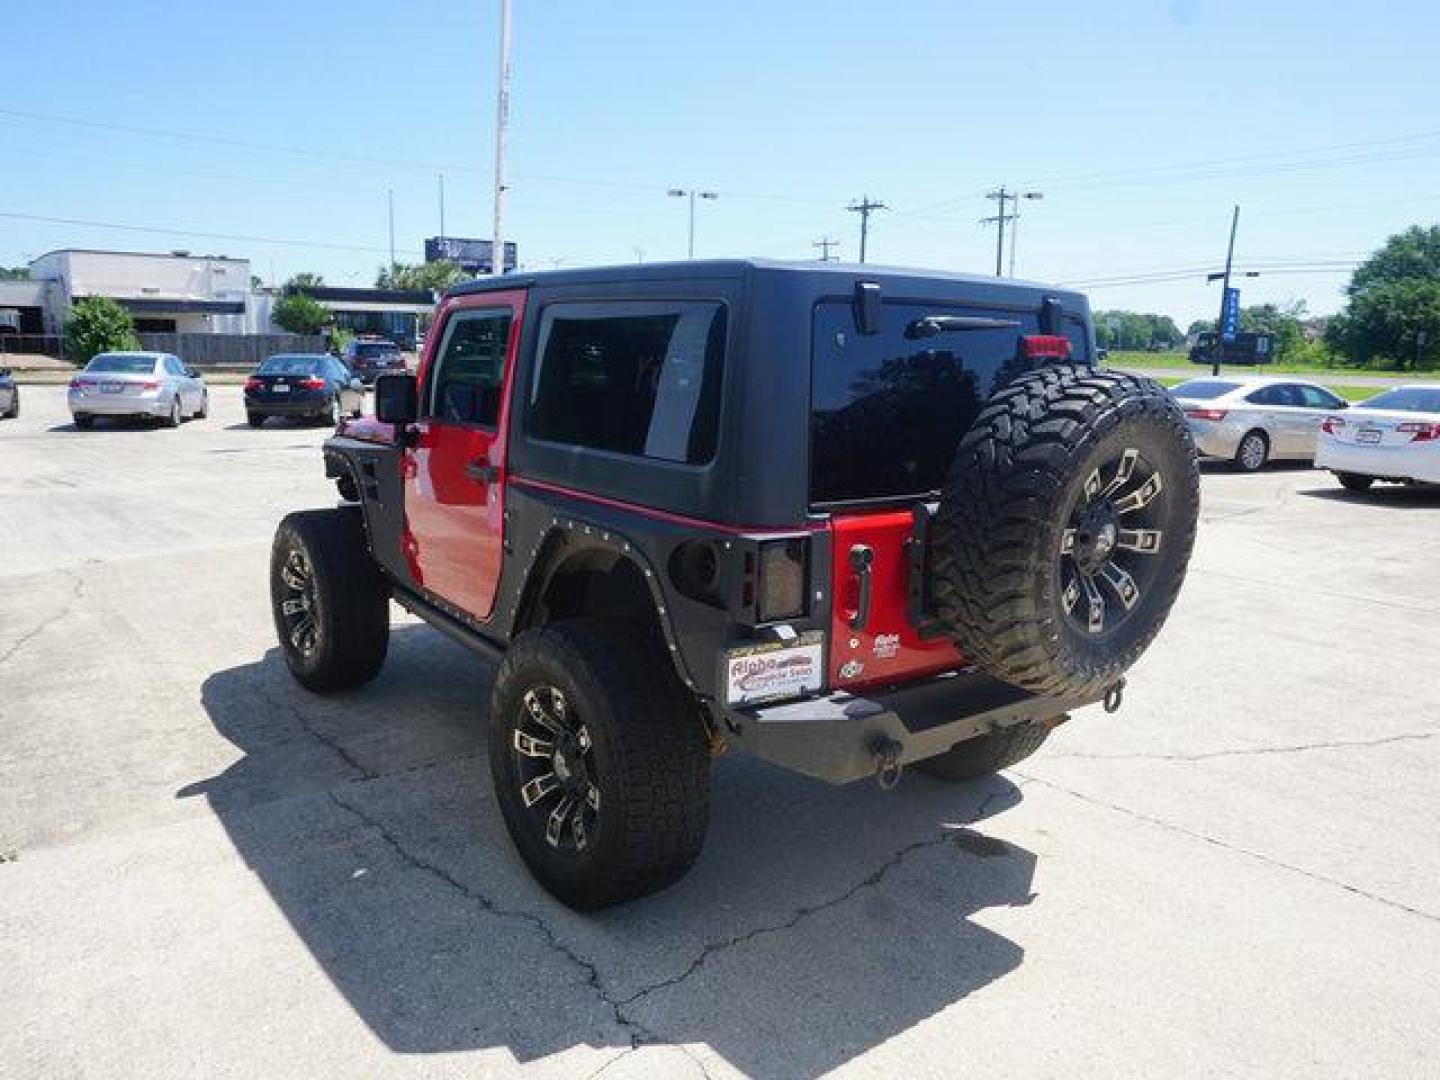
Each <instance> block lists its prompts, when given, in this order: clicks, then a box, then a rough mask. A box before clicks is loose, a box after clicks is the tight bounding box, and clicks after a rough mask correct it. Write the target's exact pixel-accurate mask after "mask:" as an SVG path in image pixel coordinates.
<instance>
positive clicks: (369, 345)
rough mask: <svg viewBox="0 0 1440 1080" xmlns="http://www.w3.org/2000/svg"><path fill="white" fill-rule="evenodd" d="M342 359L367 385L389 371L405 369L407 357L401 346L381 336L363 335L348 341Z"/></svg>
mask: <svg viewBox="0 0 1440 1080" xmlns="http://www.w3.org/2000/svg"><path fill="white" fill-rule="evenodd" d="M341 359H343V360H344V361H345V364H346V366H347V367H349V368H350V370H351V371H353V372H355V374H356V375H358V376H360V380H361V381H362V382H363V383H364V384H365V385H366V386H369V385H370V384H371V383H373V382H374V381H375V378H376V376H378V375H383V374H385V372H387V371H404V370H405V357H404V356H403V355H402V354H401V352H400V346H399V345H396V344H395V343H394V342H393V341H384V340H382V339H380V338H363V337H362V338H355V339H354V340H353V341H350V342H347V343H346V345H345V355H344V356H343V357H342V358H341Z"/></svg>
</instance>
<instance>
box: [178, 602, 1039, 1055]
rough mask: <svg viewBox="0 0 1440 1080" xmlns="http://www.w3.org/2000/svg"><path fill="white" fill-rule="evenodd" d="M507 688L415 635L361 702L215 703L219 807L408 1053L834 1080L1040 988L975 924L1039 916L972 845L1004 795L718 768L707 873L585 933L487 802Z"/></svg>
mask: <svg viewBox="0 0 1440 1080" xmlns="http://www.w3.org/2000/svg"><path fill="white" fill-rule="evenodd" d="M490 681H491V671H490V669H489V668H487V667H486V666H485V665H484V664H482V663H480V662H479V661H477V660H475V659H473V658H472V657H471V656H470V655H469V654H468V653H466V652H464V651H463V650H461V649H459V648H458V647H457V646H455V645H453V644H452V643H450V642H449V641H448V640H446V639H445V638H443V637H442V636H441V635H439V634H438V633H436V632H435V631H433V630H431V629H430V628H428V627H424V626H419V625H404V626H397V627H394V628H393V629H392V639H391V649H390V657H389V660H388V661H387V664H386V667H385V670H384V671H383V672H382V673H381V675H380V677H379V678H378V679H376V680H375V682H374V683H372V684H371V685H370V686H368V687H366V688H365V689H364V690H362V691H358V692H353V693H347V694H341V695H336V696H334V697H326V698H322V697H318V696H316V695H313V694H310V693H308V692H306V691H304V690H303V689H301V688H300V687H299V686H297V685H296V684H295V683H294V682H293V681H292V680H291V679H290V677H289V674H288V672H287V671H286V669H285V665H284V662H283V660H282V659H281V658H280V655H279V653H278V651H276V650H274V649H271V650H270V651H269V652H268V653H267V654H266V656H265V658H264V659H263V660H261V661H259V662H257V663H252V664H246V665H243V666H240V667H236V668H231V669H229V670H225V671H220V672H217V673H215V674H214V675H212V676H210V677H209V678H208V679H207V680H206V681H205V684H204V687H203V690H202V700H203V703H204V706H205V708H206V709H207V711H208V713H209V716H210V719H211V721H212V722H213V723H214V725H215V727H216V729H217V730H218V731H219V733H220V734H221V735H223V736H224V737H225V738H226V739H228V740H229V741H230V742H232V743H233V744H234V745H235V746H236V747H237V748H238V749H239V750H241V751H242V752H243V755H244V756H243V757H241V758H240V759H239V760H237V761H236V762H235V763H234V764H232V765H231V766H230V767H229V768H227V769H226V770H225V771H224V772H222V773H220V774H219V775H217V776H215V777H213V778H210V779H208V780H203V781H199V782H197V783H195V784H192V785H190V786H188V787H186V788H185V789H183V790H182V791H181V792H179V793H178V794H179V796H180V797H191V796H198V795H201V794H203V795H204V796H205V798H206V799H207V800H208V801H209V803H210V805H211V807H212V808H213V809H214V811H215V813H216V814H217V815H218V817H219V819H220V821H221V822H222V823H223V825H224V827H225V829H226V830H227V832H228V834H229V836H230V838H231V839H232V841H233V843H234V844H235V846H236V848H237V849H238V850H239V852H240V853H241V855H242V856H243V857H244V859H245V861H246V863H247V864H248V866H249V867H250V868H251V869H252V870H253V872H254V873H255V874H256V875H257V876H258V878H259V880H260V881H261V882H262V883H263V884H264V886H265V888H266V889H267V890H268V891H269V893H270V895H271V897H272V898H273V899H274V901H275V903H276V904H277V905H278V907H279V908H280V910H281V911H282V912H283V913H284V914H285V916H286V917H287V919H288V920H289V922H290V924H291V926H292V927H293V928H294V929H295V931H296V933H297V935H298V937H299V939H300V940H301V941H302V942H303V943H304V945H305V946H306V947H307V949H308V950H309V952H310V953H311V955H312V956H313V957H314V959H315V960H316V961H318V962H319V964H320V965H321V966H322V967H323V969H324V970H325V972H326V973H327V974H328V976H329V978H330V979H331V980H332V981H333V983H334V985H335V986H336V987H337V988H338V989H339V990H340V991H341V993H342V994H343V995H344V996H345V999H346V1000H347V1001H348V1002H349V1004H350V1005H351V1007H353V1008H354V1009H355V1011H356V1012H357V1013H358V1014H359V1016H360V1017H361V1018H362V1019H363V1020H364V1021H365V1023H366V1024H367V1025H368V1026H369V1027H370V1029H371V1030H372V1031H373V1032H374V1033H375V1034H376V1036H378V1037H379V1038H380V1039H381V1040H382V1041H383V1043H384V1044H385V1045H386V1046H387V1047H388V1048H390V1049H391V1050H393V1051H395V1052H397V1053H407V1054H427V1053H450V1052H456V1051H465V1050H471V1049H480V1048H486V1047H504V1048H507V1049H508V1050H509V1052H510V1053H512V1054H513V1055H514V1056H515V1058H516V1059H517V1060H519V1061H522V1062H523V1061H533V1060H535V1059H538V1058H543V1057H546V1056H548V1055H552V1054H556V1053H560V1052H563V1051H566V1050H569V1049H571V1048H574V1047H576V1046H589V1047H614V1048H616V1053H617V1054H618V1053H622V1052H624V1051H627V1050H629V1049H630V1048H631V1047H632V1046H634V1045H644V1044H652V1043H661V1044H664V1043H678V1044H691V1045H692V1046H693V1045H695V1044H703V1045H705V1046H708V1047H709V1048H710V1049H711V1050H712V1051H713V1052H714V1053H716V1054H718V1055H719V1056H720V1057H722V1058H724V1059H725V1060H726V1061H727V1062H728V1063H729V1064H730V1065H732V1066H733V1067H735V1068H737V1069H740V1070H742V1071H743V1072H745V1073H747V1074H751V1075H756V1074H761V1075H767V1076H797V1077H798V1076H805V1077H809V1076H815V1075H818V1074H820V1073H822V1072H825V1071H827V1070H829V1069H833V1068H835V1067H836V1066H838V1065H841V1064H843V1063H845V1062H846V1061H848V1060H850V1059H851V1058H853V1057H855V1056H856V1055H858V1054H861V1053H863V1052H864V1051H866V1050H868V1049H870V1048H872V1047H874V1046H877V1045H879V1044H881V1043H883V1042H885V1041H886V1040H889V1039H892V1038H894V1037H896V1036H897V1035H901V1034H902V1033H904V1032H905V1031H907V1030H908V1029H910V1028H912V1027H913V1026H915V1025H916V1024H918V1023H921V1022H923V1021H924V1020H926V1019H927V1018H928V1017H931V1016H933V1015H934V1014H936V1013H937V1012H939V1011H941V1010H943V1009H945V1008H947V1007H948V1006H951V1005H953V1004H954V1003H955V1002H957V1001H959V1000H961V999H963V998H964V997H966V996H967V995H968V994H970V993H972V992H974V991H976V990H977V989H980V988H982V987H984V986H986V985H988V984H989V983H991V982H993V981H995V980H996V979H999V978H1001V977H1002V976H1004V975H1005V974H1006V973H1008V972H1010V971H1012V970H1014V969H1015V968H1016V967H1018V966H1019V964H1020V963H1021V961H1022V959H1023V952H1022V950H1021V949H1020V948H1019V947H1018V946H1017V945H1016V944H1015V943H1013V942H1011V941H1010V940H1008V939H1006V938H1005V937H1003V936H1001V935H1000V934H997V933H995V932H993V931H991V930H988V929H986V928H984V927H982V926H980V925H978V924H976V923H974V922H972V921H970V920H969V919H968V916H970V915H972V914H974V913H975V912H978V911H981V910H983V909H986V908H992V907H1005V906H1017V905H1024V904H1027V903H1029V902H1030V901H1031V900H1032V899H1033V894H1032V892H1031V883H1032V878H1033V874H1034V869H1035V856H1034V855H1033V854H1032V853H1030V852H1028V851H1025V850H1024V849H1022V848H1019V847H1017V846H1015V845H1013V844H1009V843H1005V842H1003V841H1000V840H998V839H994V838H991V837H987V836H985V835H983V834H982V833H980V832H978V831H976V830H974V829H972V828H970V827H969V826H970V825H972V824H974V823H975V822H978V821H980V820H982V819H983V818H985V817H987V816H989V815H991V814H994V813H998V812H1000V811H1001V810H1004V809H1006V808H1009V807H1011V806H1013V805H1015V804H1016V803H1017V802H1018V801H1019V798H1020V793H1019V790H1018V789H1017V788H1016V787H1015V786H1014V785H1013V784H1011V783H1009V782H1008V781H1006V780H1004V779H1002V778H998V777H997V778H992V779H990V780H988V781H983V782H977V783H973V784H962V785H947V784H942V783H939V782H937V781H933V780H930V779H929V778H927V777H924V776H922V775H909V774H907V776H906V778H905V782H904V783H902V785H901V786H900V788H899V790H898V791H896V792H892V793H886V792H882V791H880V790H879V789H878V788H877V787H876V786H875V785H872V784H855V785H850V786H848V787H843V788H836V787H831V786H829V785H825V784H820V783H817V782H813V781H810V780H807V779H805V778H803V777H799V776H796V775H793V774H789V773H786V772H783V771H781V770H778V769H774V768H771V767H769V766H766V765H764V764H763V763H760V762H757V761H755V760H753V759H750V758H746V757H743V756H740V755H727V756H726V757H724V758H722V759H721V760H720V761H719V762H718V764H717V768H716V772H715V788H714V802H713V809H712V816H711V822H710V833H709V838H708V840H707V845H706V848H705V851H704V853H703V854H702V856H701V858H700V861H699V863H698V864H697V865H696V867H695V868H694V869H693V870H692V872H691V873H690V874H689V876H688V877H686V878H685V879H684V880H682V881H681V882H680V883H679V884H677V885H676V886H674V887H672V888H671V889H669V890H667V891H665V892H664V893H661V894H659V895H657V896H654V897H649V898H646V899H644V900H641V901H638V902H635V903H631V904H628V905H625V906H622V907H617V908H612V909H609V910H606V911H602V912H598V913H591V914H585V915H582V914H578V913H576V912H572V911H570V910H568V909H567V908H565V907H563V906H562V905H560V904H559V903H557V902H556V901H554V900H553V899H551V898H550V896H549V895H548V894H546V893H545V892H543V891H542V890H541V889H540V888H539V886H537V885H536V884H535V883H534V881H533V880H532V879H531V878H530V877H529V875H528V874H527V872H526V870H525V868H524V866H523V865H522V864H521V863H520V861H519V859H518V857H517V856H516V855H515V853H514V851H513V849H512V847H511V845H510V842H509V839H508V837H507V835H506V833H505V830H504V826H503V824H502V822H501V820H500V816H499V812H498V809H497V807H496V805H495V801H494V799H493V797H492V795H491V792H490V777H489V767H488V763H487V761H486V757H485V752H484V745H483V723H484V719H485V713H486V708H487V702H488V698H489V692H490Z"/></svg>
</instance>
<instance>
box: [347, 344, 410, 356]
mask: <svg viewBox="0 0 1440 1080" xmlns="http://www.w3.org/2000/svg"><path fill="white" fill-rule="evenodd" d="M399 351H400V350H399V349H398V348H396V347H395V346H394V345H391V344H390V343H389V342H388V341H362V342H361V343H360V344H358V345H356V346H355V355H356V356H364V357H370V358H373V357H376V356H391V355H393V354H395V353H398V352H399Z"/></svg>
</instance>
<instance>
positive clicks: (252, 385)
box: [245, 375, 265, 390]
mask: <svg viewBox="0 0 1440 1080" xmlns="http://www.w3.org/2000/svg"><path fill="white" fill-rule="evenodd" d="M264 385H265V384H264V383H262V382H261V381H260V380H259V379H257V378H256V377H255V376H254V375H251V376H250V377H249V378H248V379H246V380H245V389H246V390H259V389H260V388H261V387H262V386H264Z"/></svg>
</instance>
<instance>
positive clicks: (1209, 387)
mask: <svg viewBox="0 0 1440 1080" xmlns="http://www.w3.org/2000/svg"><path fill="white" fill-rule="evenodd" d="M1170 393H1171V394H1173V395H1174V396H1175V399H1176V401H1178V402H1179V403H1180V407H1181V408H1182V409H1184V410H1185V419H1186V422H1187V423H1189V425H1190V434H1191V435H1192V436H1193V437H1194V439H1195V448H1196V449H1197V450H1199V451H1200V454H1201V456H1202V457H1209V458H1223V459H1225V460H1228V461H1233V462H1234V463H1235V467H1236V468H1238V469H1242V470H1244V471H1245V472H1254V471H1255V470H1256V469H1259V468H1262V467H1263V466H1264V465H1265V463H1266V462H1267V461H1313V460H1314V458H1315V445H1316V438H1317V436H1318V435H1319V433H1320V425H1321V424H1322V423H1323V422H1324V420H1325V417H1326V416H1328V415H1329V414H1331V413H1333V412H1335V411H1336V410H1337V409H1344V408H1347V407H1348V406H1347V403H1346V401H1345V400H1344V399H1343V398H1339V397H1336V396H1335V395H1334V394H1332V393H1331V392H1330V391H1329V390H1326V389H1325V387H1323V386H1320V385H1319V384H1318V383H1313V382H1310V381H1308V380H1306V379H1294V378H1285V377H1283V376H1277V375H1220V376H1215V377H1213V378H1202V379H1191V380H1190V381H1189V382H1184V383H1181V384H1180V385H1179V386H1176V387H1174V388H1173V389H1171V391H1170Z"/></svg>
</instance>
